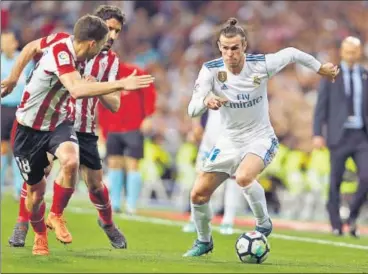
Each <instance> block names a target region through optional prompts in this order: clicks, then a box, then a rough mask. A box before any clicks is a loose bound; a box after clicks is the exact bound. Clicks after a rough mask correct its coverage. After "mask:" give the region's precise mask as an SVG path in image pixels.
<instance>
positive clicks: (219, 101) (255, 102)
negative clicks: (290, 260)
mask: <svg viewBox="0 0 368 274" xmlns="http://www.w3.org/2000/svg"><path fill="white" fill-rule="evenodd" d="M217 44H218V47H219V50H220V52H221V54H222V58H219V59H216V60H213V61H210V62H207V63H204V65H203V66H202V68H201V71H200V72H199V76H198V78H197V81H196V83H195V86H194V91H193V96H192V99H191V101H190V103H189V106H188V114H189V115H190V116H191V117H195V116H198V115H201V114H202V113H203V112H204V111H205V110H206V109H213V110H219V112H220V114H221V121H222V123H223V127H224V128H223V132H222V134H221V135H220V136H219V138H218V139H217V141H216V145H215V146H214V147H213V148H212V150H211V152H210V154H209V156H208V157H207V159H206V160H205V161H204V163H203V165H202V168H201V172H200V173H199V175H198V176H197V179H196V182H195V184H194V187H193V189H192V192H191V208H192V212H193V216H194V222H195V224H196V228H197V235H198V238H197V239H196V241H195V242H194V245H193V247H192V248H191V249H189V250H188V251H187V252H186V253H185V254H184V255H183V256H189V257H192V256H201V255H203V254H206V253H208V252H210V251H212V250H213V240H212V236H211V226H210V222H211V218H212V213H211V210H210V206H209V203H208V202H209V200H210V197H211V195H212V193H213V192H214V191H215V190H216V188H217V187H218V186H219V185H220V184H221V183H222V182H223V181H224V180H226V179H227V178H229V177H230V176H233V175H235V177H236V182H237V183H238V185H239V186H240V187H241V188H242V191H243V194H244V196H245V198H246V200H247V202H248V204H249V206H250V208H251V209H252V212H253V214H254V216H255V218H256V228H255V230H257V231H259V232H261V233H263V234H264V235H265V236H268V235H270V233H271V231H272V223H271V219H270V217H269V215H268V212H267V205H266V198H265V192H264V189H263V188H262V186H261V185H260V184H259V183H258V182H257V180H256V178H257V176H258V175H259V174H260V173H261V171H262V170H263V169H264V168H265V167H267V165H268V164H269V163H270V162H271V161H272V159H273V157H274V156H275V154H276V152H277V148H278V140H277V138H276V135H275V133H274V130H273V128H272V125H271V123H270V120H269V113H268V100H267V82H268V79H269V78H270V77H272V76H273V75H275V74H276V73H277V72H279V71H280V70H281V69H283V68H284V67H285V66H286V65H288V64H290V63H294V62H297V63H300V64H302V65H304V66H305V67H308V68H310V69H312V70H314V71H315V72H316V73H318V74H320V75H322V76H326V77H329V78H331V79H334V77H336V75H337V74H338V68H337V67H336V66H334V65H333V64H331V63H327V64H323V65H321V63H320V62H319V61H317V60H316V59H315V58H314V57H313V56H311V55H309V54H306V53H304V52H302V51H300V50H297V49H295V48H286V49H283V50H280V51H279V52H277V53H274V54H256V55H253V54H244V52H245V50H246V48H247V35H246V32H245V31H244V30H243V28H242V27H240V26H237V19H235V18H230V19H229V20H228V22H227V23H226V24H225V26H224V27H223V28H222V29H221V31H220V35H219V39H218V42H217ZM211 92H212V94H211Z"/></svg>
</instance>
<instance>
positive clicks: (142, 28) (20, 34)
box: [1, 0, 368, 161]
mask: <svg viewBox="0 0 368 274" xmlns="http://www.w3.org/2000/svg"><path fill="white" fill-rule="evenodd" d="M101 4H112V5H116V6H119V7H121V8H122V10H123V11H124V12H125V14H126V16H127V24H126V26H125V27H124V30H123V33H122V35H121V36H120V38H119V41H117V42H116V43H115V45H114V47H113V49H114V50H115V51H116V52H117V53H118V54H119V56H120V57H121V59H122V60H124V61H126V62H128V63H134V64H137V65H139V66H140V67H141V68H143V69H145V70H146V71H147V72H149V73H151V74H153V75H154V76H155V78H156V82H155V86H156V90H157V93H158V99H157V102H156V104H157V109H156V112H155V114H154V115H153V118H154V119H153V124H152V125H150V126H148V129H146V130H147V131H148V132H150V133H148V134H150V135H155V136H156V139H155V141H156V142H158V143H159V144H160V146H161V147H162V148H163V149H164V150H165V151H166V152H167V153H168V155H169V156H170V157H171V158H172V159H173V161H175V158H176V155H177V152H178V150H179V149H180V148H181V146H182V145H183V144H184V143H186V142H188V141H189V142H194V143H196V142H198V141H199V139H200V138H199V139H196V138H193V134H192V133H193V131H192V129H193V121H192V120H191V119H190V118H189V117H188V115H187V114H186V111H187V105H188V102H189V100H190V97H191V94H192V88H193V83H194V81H195V79H196V77H197V75H198V71H199V69H200V66H201V65H202V63H203V62H205V61H208V60H210V59H213V58H216V57H218V55H219V52H218V50H217V48H216V46H215V41H216V32H217V30H218V29H219V26H220V25H221V24H222V23H224V22H225V21H226V20H227V19H228V18H229V17H237V18H238V19H239V20H240V22H242V23H243V24H244V27H245V28H246V29H247V30H248V35H249V47H248V50H247V52H250V53H271V52H275V51H278V50H280V49H282V48H285V47H289V46H293V47H296V48H298V49H300V50H303V51H305V52H308V53H311V54H312V55H314V56H315V57H317V58H318V59H319V60H320V61H322V62H323V61H331V62H335V63H338V62H339V52H338V47H339V44H340V42H341V40H342V39H343V38H344V37H346V36H348V35H354V36H357V37H359V38H360V39H361V41H362V42H363V45H364V46H363V47H364V56H365V60H363V63H364V64H365V65H367V66H368V24H367V18H368V1H163V0H161V1H42V2H41V1H3V2H2V5H1V27H2V29H8V30H13V31H14V32H15V33H16V35H17V38H18V39H19V41H20V48H21V47H23V46H24V45H25V44H26V43H28V42H30V41H32V40H34V39H36V38H39V37H42V36H46V35H49V34H51V33H55V32H61V31H65V32H69V33H70V32H72V27H73V24H74V22H75V21H76V20H77V18H78V17H80V16H81V15H84V14H85V13H91V12H92V11H93V10H94V9H95V7H97V6H98V5H101ZM319 81H320V77H319V76H318V75H316V74H314V73H313V72H312V71H309V70H308V69H305V68H303V67H301V66H298V65H293V66H289V67H287V68H286V69H284V70H283V71H282V72H281V73H279V74H278V75H277V76H276V77H274V78H273V79H271V80H270V82H269V96H270V114H271V120H272V123H273V125H274V127H275V130H276V133H277V135H278V136H279V138H280V141H281V142H282V143H283V145H285V147H287V148H288V149H293V150H297V151H301V152H303V153H310V152H312V143H311V137H312V122H313V110H314V105H315V102H316V90H317V88H318V83H319Z"/></svg>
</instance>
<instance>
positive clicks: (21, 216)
mask: <svg viewBox="0 0 368 274" xmlns="http://www.w3.org/2000/svg"><path fill="white" fill-rule="evenodd" d="M47 158H48V159H49V163H50V164H49V166H48V167H46V168H45V170H44V172H45V177H46V178H47V176H48V175H49V174H50V172H51V169H52V166H53V158H54V156H53V155H52V154H49V153H48V154H47ZM26 197H27V183H26V182H23V186H22V190H21V196H20V200H19V211H18V218H17V223H16V224H15V226H14V229H13V234H12V235H11V236H10V238H9V241H8V243H9V245H10V246H13V247H24V245H25V241H26V237H27V233H28V226H29V212H28V210H27V207H26V202H25V201H26Z"/></svg>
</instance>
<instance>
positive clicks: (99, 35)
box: [73, 14, 109, 42]
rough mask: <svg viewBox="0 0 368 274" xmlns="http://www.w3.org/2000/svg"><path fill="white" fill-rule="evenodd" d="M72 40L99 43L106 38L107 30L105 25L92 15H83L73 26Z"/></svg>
mask: <svg viewBox="0 0 368 274" xmlns="http://www.w3.org/2000/svg"><path fill="white" fill-rule="evenodd" d="M73 32H74V38H75V40H76V41H79V42H80V41H90V40H95V41H101V40H102V39H104V38H105V37H106V35H107V34H108V32H109V28H108V27H107V25H106V23H105V22H104V21H103V20H102V19H101V18H99V17H97V16H94V15H90V14H87V15H84V16H82V17H81V18H79V19H78V21H77V22H76V23H75V25H74V31H73Z"/></svg>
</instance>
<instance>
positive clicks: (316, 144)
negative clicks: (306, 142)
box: [312, 136, 326, 149]
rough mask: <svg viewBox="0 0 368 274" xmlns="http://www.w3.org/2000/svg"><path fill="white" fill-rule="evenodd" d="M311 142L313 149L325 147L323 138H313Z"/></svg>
mask: <svg viewBox="0 0 368 274" xmlns="http://www.w3.org/2000/svg"><path fill="white" fill-rule="evenodd" d="M312 142H313V147H314V148H316V149H322V148H324V147H326V141H325V138H323V137H322V136H314V137H313V140H312Z"/></svg>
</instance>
